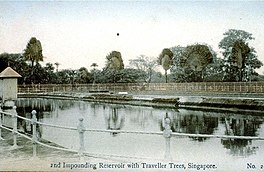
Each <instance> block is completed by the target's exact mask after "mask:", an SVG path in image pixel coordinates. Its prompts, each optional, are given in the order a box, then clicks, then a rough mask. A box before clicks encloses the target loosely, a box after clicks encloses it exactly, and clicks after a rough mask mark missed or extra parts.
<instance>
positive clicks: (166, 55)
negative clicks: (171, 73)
mask: <svg viewBox="0 0 264 172" xmlns="http://www.w3.org/2000/svg"><path fill="white" fill-rule="evenodd" d="M172 57H173V53H172V52H171V50H170V49H168V48H164V49H163V50H162V52H161V54H160V55H159V59H158V62H159V65H162V67H163V69H164V70H165V77H166V83H167V82H168V78H167V70H169V69H170V67H171V65H172Z"/></svg>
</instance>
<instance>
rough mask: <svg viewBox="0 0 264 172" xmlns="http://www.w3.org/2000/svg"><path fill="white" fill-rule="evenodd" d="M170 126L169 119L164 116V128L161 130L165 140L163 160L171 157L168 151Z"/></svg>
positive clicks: (168, 159)
mask: <svg viewBox="0 0 264 172" xmlns="http://www.w3.org/2000/svg"><path fill="white" fill-rule="evenodd" d="M171 133H172V130H171V126H170V119H169V118H165V125H164V130H163V136H164V138H165V142H166V148H165V156H164V158H165V160H167V161H170V160H172V158H171V153H170V138H171Z"/></svg>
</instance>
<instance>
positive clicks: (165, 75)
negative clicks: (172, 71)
mask: <svg viewBox="0 0 264 172" xmlns="http://www.w3.org/2000/svg"><path fill="white" fill-rule="evenodd" d="M165 78H166V83H168V77H167V70H165Z"/></svg>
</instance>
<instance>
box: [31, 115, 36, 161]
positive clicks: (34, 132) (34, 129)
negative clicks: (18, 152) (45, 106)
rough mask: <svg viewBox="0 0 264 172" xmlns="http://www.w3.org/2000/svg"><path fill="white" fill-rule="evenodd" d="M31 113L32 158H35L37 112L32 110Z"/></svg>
mask: <svg viewBox="0 0 264 172" xmlns="http://www.w3.org/2000/svg"><path fill="white" fill-rule="evenodd" d="M31 114H32V119H31V124H32V128H33V133H32V134H33V135H32V143H33V158H35V157H36V156H37V117H36V114H37V112H36V111H35V110H33V111H32V112H31Z"/></svg>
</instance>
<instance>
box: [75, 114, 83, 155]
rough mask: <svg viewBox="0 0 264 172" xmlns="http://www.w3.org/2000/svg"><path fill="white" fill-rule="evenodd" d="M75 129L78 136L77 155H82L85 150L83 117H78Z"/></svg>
mask: <svg viewBox="0 0 264 172" xmlns="http://www.w3.org/2000/svg"><path fill="white" fill-rule="evenodd" d="M77 129H78V132H79V138H80V149H79V155H80V156H83V153H84V151H85V148H84V131H85V127H84V125H83V118H80V119H79V125H78V127H77Z"/></svg>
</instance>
